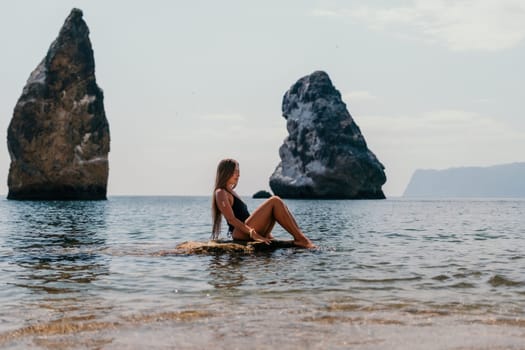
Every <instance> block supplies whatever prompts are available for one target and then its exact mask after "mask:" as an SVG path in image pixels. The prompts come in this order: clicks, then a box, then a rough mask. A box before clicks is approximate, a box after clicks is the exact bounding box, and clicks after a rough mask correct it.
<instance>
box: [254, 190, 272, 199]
mask: <svg viewBox="0 0 525 350" xmlns="http://www.w3.org/2000/svg"><path fill="white" fill-rule="evenodd" d="M271 196H272V194H271V193H270V192H268V191H264V190H260V191H257V192H255V193H254V194H253V196H252V198H257V199H261V198H270V197H271Z"/></svg>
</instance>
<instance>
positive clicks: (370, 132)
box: [359, 110, 525, 195]
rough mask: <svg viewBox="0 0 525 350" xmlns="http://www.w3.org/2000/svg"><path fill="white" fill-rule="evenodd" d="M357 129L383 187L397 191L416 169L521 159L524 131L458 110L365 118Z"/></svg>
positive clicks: (524, 139) (390, 191) (483, 116)
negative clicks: (379, 167)
mask: <svg viewBox="0 0 525 350" xmlns="http://www.w3.org/2000/svg"><path fill="white" fill-rule="evenodd" d="M359 127H360V128H361V131H362V132H363V135H365V138H366V141H367V143H368V147H369V148H370V149H371V150H372V151H373V152H374V153H375V154H376V156H377V157H378V158H379V160H380V161H381V162H382V163H383V164H384V165H385V167H386V172H387V178H388V182H387V185H386V190H387V191H388V193H390V194H393V195H400V194H401V193H403V191H404V188H405V186H406V184H407V183H408V181H409V179H410V176H411V175H412V173H413V172H414V171H415V170H416V169H421V168H430V169H444V168H450V167H456V166H488V165H495V164H504V163H512V162H517V161H525V159H524V158H523V152H522V150H523V149H525V130H523V129H520V128H518V127H515V126H513V125H510V124H508V123H506V122H504V121H503V120H501V119H498V118H495V117H491V116H486V115H481V114H479V113H475V112H469V111H463V110H437V111H430V112H427V113H423V114H421V115H418V116H416V115H413V116H407V115H404V116H403V115H400V116H399V115H398V116H385V115H383V116H366V115H363V116H361V117H360V118H359Z"/></svg>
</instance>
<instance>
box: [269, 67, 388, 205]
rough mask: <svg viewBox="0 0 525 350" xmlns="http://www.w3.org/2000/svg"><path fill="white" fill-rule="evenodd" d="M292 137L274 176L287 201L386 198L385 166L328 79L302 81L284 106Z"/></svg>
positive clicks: (315, 76) (276, 189)
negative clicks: (384, 185)
mask: <svg viewBox="0 0 525 350" xmlns="http://www.w3.org/2000/svg"><path fill="white" fill-rule="evenodd" d="M282 110H283V116H284V118H285V119H286V127H287V129H288V133H289V135H288V137H287V138H286V139H285V140H284V143H283V145H282V146H281V148H280V149H279V155H280V157H281V163H279V165H278V166H277V168H276V169H275V172H274V173H273V174H272V176H271V177H270V187H271V189H272V191H273V193H274V194H276V195H278V196H281V197H284V198H320V199H325V198H326V199H329V198H341V199H344V198H346V199H383V198H385V196H384V194H383V191H382V189H381V186H382V185H383V184H384V183H385V182H386V176H385V172H384V166H383V165H382V164H381V163H380V162H379V160H378V159H377V158H376V156H375V155H374V154H373V153H372V152H371V151H370V150H369V149H368V148H367V145H366V142H365V139H364V137H363V135H362V134H361V131H360V129H359V127H358V126H357V125H356V123H355V122H354V120H353V118H352V116H351V115H350V113H349V112H348V110H347V109H346V105H345V103H344V102H343V101H342V99H341V94H340V93H339V91H337V89H336V88H335V87H334V86H333V85H332V82H331V81H330V78H329V76H328V74H326V73H325V72H322V71H317V72H314V73H312V74H311V75H308V76H305V77H303V78H301V79H299V80H298V81H297V82H296V83H295V84H294V85H293V86H292V87H291V88H290V90H288V91H287V92H286V94H285V95H284V98H283V104H282Z"/></svg>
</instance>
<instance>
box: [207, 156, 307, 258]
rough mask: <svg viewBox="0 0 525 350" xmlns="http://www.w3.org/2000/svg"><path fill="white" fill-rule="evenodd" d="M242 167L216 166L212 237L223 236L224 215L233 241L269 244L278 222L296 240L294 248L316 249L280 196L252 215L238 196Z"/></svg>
mask: <svg viewBox="0 0 525 350" xmlns="http://www.w3.org/2000/svg"><path fill="white" fill-rule="evenodd" d="M239 176H240V171H239V163H237V161H236V160H234V159H223V160H221V161H220V163H219V165H218V166H217V176H216V177H215V190H214V193H213V200H212V216H213V231H212V232H213V234H212V238H213V239H217V238H218V236H219V234H220V232H221V214H222V215H224V217H225V219H226V221H227V223H228V227H229V231H228V233H229V234H231V236H232V237H233V239H236V240H250V239H252V240H255V241H258V242H264V243H266V244H269V243H270V241H271V240H272V239H273V236H272V234H271V232H272V229H273V226H274V225H275V222H276V221H277V222H278V223H279V224H280V225H281V226H282V227H283V228H284V229H285V230H286V231H288V232H289V233H290V234H291V235H292V236H293V238H294V244H295V245H296V246H298V247H303V248H314V247H315V246H314V245H313V243H312V242H311V241H310V240H309V239H308V238H307V237H306V236H305V235H304V234H303V233H302V231H301V229H300V228H299V226H298V225H297V222H296V221H295V219H294V217H293V216H292V214H291V213H290V211H289V210H288V208H287V207H286V205H285V204H284V202H283V201H282V200H281V198H279V197H277V196H273V197H271V198H269V199H267V200H266V201H265V202H264V203H263V204H261V206H259V207H258V208H257V209H256V210H255V211H254V212H253V214H251V215H250V213H249V212H248V208H247V207H246V204H244V202H243V201H242V200H241V199H240V197H239V196H238V195H237V193H235V191H234V188H235V187H236V186H237V183H238V182H239Z"/></svg>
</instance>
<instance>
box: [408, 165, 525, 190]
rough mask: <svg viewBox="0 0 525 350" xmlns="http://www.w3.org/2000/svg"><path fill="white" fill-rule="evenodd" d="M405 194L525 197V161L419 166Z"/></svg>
mask: <svg viewBox="0 0 525 350" xmlns="http://www.w3.org/2000/svg"><path fill="white" fill-rule="evenodd" d="M403 197H471V198H472V197H492V198H495V197H500V198H509V197H510V198H516V197H525V163H511V164H501V165H494V166H488V167H462V168H450V169H445V170H431V169H426V170H421V169H419V170H416V171H415V172H414V174H413V175H412V178H411V180H410V182H409V184H408V186H407V188H406V189H405V192H404V193H403Z"/></svg>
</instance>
